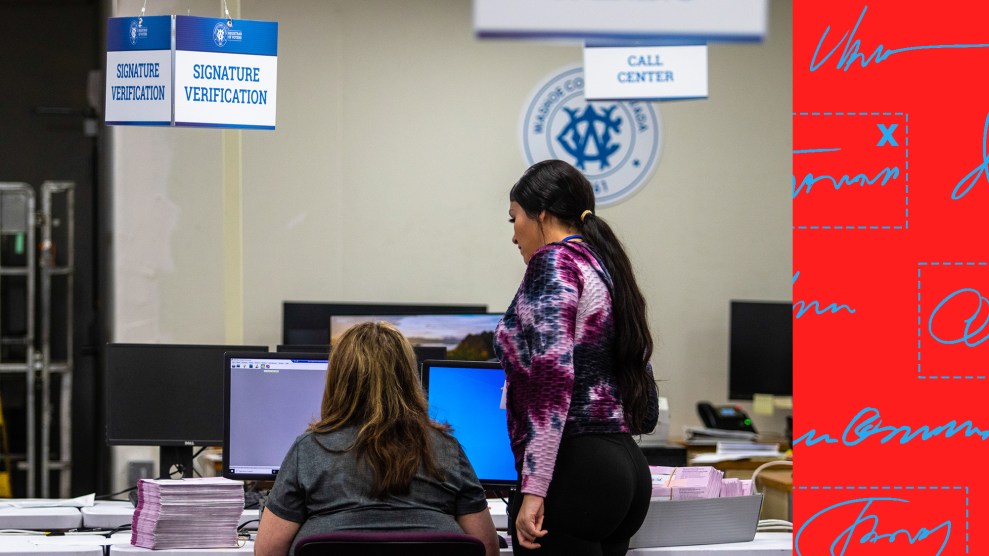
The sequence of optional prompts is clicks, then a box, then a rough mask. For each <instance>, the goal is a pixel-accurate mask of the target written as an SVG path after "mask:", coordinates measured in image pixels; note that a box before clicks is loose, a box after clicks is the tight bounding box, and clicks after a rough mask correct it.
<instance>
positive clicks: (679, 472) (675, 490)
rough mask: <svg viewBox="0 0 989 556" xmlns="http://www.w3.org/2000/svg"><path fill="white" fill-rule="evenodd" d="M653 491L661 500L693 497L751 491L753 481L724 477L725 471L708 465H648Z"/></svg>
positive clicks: (740, 494)
mask: <svg viewBox="0 0 989 556" xmlns="http://www.w3.org/2000/svg"><path fill="white" fill-rule="evenodd" d="M649 470H650V472H651V473H652V495H653V497H654V498H662V499H664V500H696V499H698V498H718V497H721V496H745V495H750V494H752V481H749V480H739V479H725V478H724V473H723V472H721V471H719V470H717V469H715V468H713V467H709V466H695V467H664V466H650V467H649Z"/></svg>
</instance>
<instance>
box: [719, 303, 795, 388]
mask: <svg viewBox="0 0 989 556" xmlns="http://www.w3.org/2000/svg"><path fill="white" fill-rule="evenodd" d="M729 328H730V330H729V336H730V339H729V363H728V398H729V399H731V400H751V399H752V398H753V395H755V394H772V395H774V396H792V395H793V304H792V303H790V302H789V301H785V302H784V301H732V302H731V316H730V327H729Z"/></svg>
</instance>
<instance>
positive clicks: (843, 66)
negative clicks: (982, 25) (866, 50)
mask: <svg viewBox="0 0 989 556" xmlns="http://www.w3.org/2000/svg"><path fill="white" fill-rule="evenodd" d="M868 9H869V7H868V6H865V7H863V8H862V14H861V15H859V18H858V21H856V22H855V27H853V28H852V31H851V33H849V32H847V31H846V32H845V34H844V35H842V37H841V40H839V41H838V44H836V45H835V46H834V48H832V49H831V50H829V51H828V53H827V54H825V55H824V57H823V58H821V59H820V61H818V56H819V54H820V52H821V45H823V44H824V39H825V38H826V37H827V36H828V33H829V32H831V26H830V25H828V27H827V29H825V30H824V34H823V35H821V40H819V41H818V42H817V48H816V49H814V55H813V56H812V57H811V60H810V71H817V70H818V69H820V68H821V66H823V65H824V63H825V62H827V61H828V59H829V58H831V56H832V55H834V53H835V52H836V51H837V50H838V48H839V47H840V46H842V44H844V49H842V52H841V57H840V58H838V64H837V66H836V67H837V69H839V70H841V71H848V69H849V68H851V67H852V64H853V63H855V62H856V61H857V62H859V64H860V65H861V67H863V68H864V67H866V66H868V65H869V64H871V63H873V62H875V63H877V64H878V63H880V62H883V61H884V60H886V59H887V58H889V57H890V56H892V55H893V54H900V53H903V52H911V51H915V50H935V49H955V48H987V47H989V44H985V43H973V44H932V45H926V46H908V47H904V48H891V49H886V47H884V46H883V45H881V44H880V45H879V46H877V47H876V48H875V50H873V51H872V54H870V55H869V56H868V57H866V56H865V55H864V54H862V53H861V52H859V49H860V48H861V46H862V43H861V41H859V40H858V39H855V33H856V32H858V29H859V25H861V24H862V19H863V18H864V17H865V12H866V10H868ZM853 39H854V40H853Z"/></svg>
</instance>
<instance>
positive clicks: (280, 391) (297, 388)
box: [223, 352, 327, 481]
mask: <svg viewBox="0 0 989 556" xmlns="http://www.w3.org/2000/svg"><path fill="white" fill-rule="evenodd" d="M224 367H225V372H226V389H225V391H226V392H227V396H226V404H225V406H224V407H225V412H226V418H225V420H224V421H225V423H226V424H225V431H224V449H223V476H224V477H226V478H228V479H239V480H253V479H258V480H265V481H273V480H274V479H275V476H276V475H277V474H278V468H279V467H281V465H282V460H283V459H284V458H285V454H287V453H288V449H289V448H290V447H291V446H292V443H293V442H295V439H296V438H297V437H298V436H299V435H300V434H302V433H303V432H305V430H306V428H307V427H308V426H309V424H310V423H312V422H313V421H315V420H316V419H317V418H318V417H319V413H320V406H321V404H322V401H323V389H324V388H325V386H326V367H327V358H326V355H323V354H313V353H289V352H281V353H267V354H252V353H248V352H245V353H228V354H227V355H226V364H225V366H224Z"/></svg>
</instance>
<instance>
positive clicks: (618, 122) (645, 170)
mask: <svg viewBox="0 0 989 556" xmlns="http://www.w3.org/2000/svg"><path fill="white" fill-rule="evenodd" d="M521 132H522V133H521V135H522V156H523V158H524V159H525V161H526V162H527V163H528V164H530V165H531V164H535V163H536V162H539V161H541V160H548V159H559V160H564V161H566V162H569V163H571V164H573V165H574V166H575V167H576V168H578V169H579V170H581V171H582V172H583V173H584V175H585V176H587V179H588V180H590V182H591V184H592V185H593V186H594V195H595V197H596V202H597V205H598V206H608V205H613V204H616V203H619V202H621V201H624V200H625V199H627V198H628V197H630V196H631V195H632V194H634V193H635V192H636V191H638V190H639V188H641V187H642V186H643V185H645V183H646V182H647V181H649V178H650V177H651V176H652V174H653V172H654V171H655V169H656V164H657V163H658V162H659V155H660V151H661V147H662V128H661V126H660V121H659V117H658V116H657V114H656V111H655V110H654V109H653V106H652V104H651V103H648V102H641V101H595V102H588V101H587V100H586V99H585V98H584V70H583V68H582V67H579V66H577V67H571V68H567V69H564V70H561V71H559V72H556V73H555V74H553V75H552V76H551V77H550V78H548V79H547V80H545V81H544V82H543V83H540V84H539V85H538V86H537V87H536V88H535V89H534V90H533V93H532V94H531V95H530V96H529V101H528V102H527V103H526V105H525V110H523V112H522V124H521Z"/></svg>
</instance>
